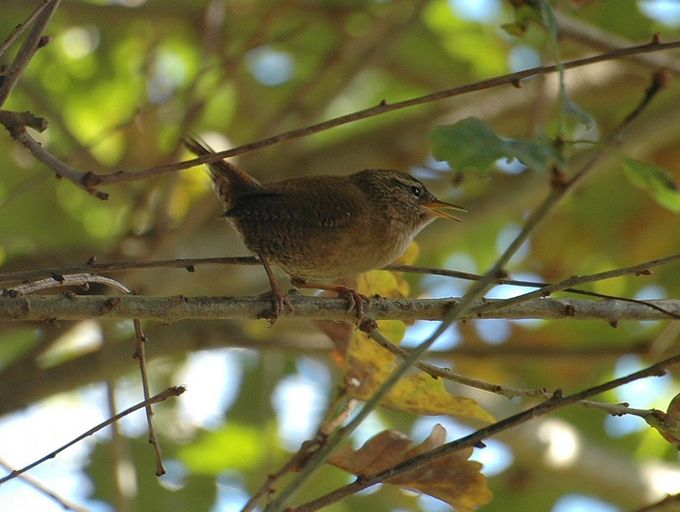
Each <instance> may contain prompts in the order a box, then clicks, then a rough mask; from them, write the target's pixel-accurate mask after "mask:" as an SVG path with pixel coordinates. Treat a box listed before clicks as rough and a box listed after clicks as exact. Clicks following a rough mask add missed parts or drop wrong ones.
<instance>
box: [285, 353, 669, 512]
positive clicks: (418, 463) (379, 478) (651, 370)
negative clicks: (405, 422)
mask: <svg viewBox="0 0 680 512" xmlns="http://www.w3.org/2000/svg"><path fill="white" fill-rule="evenodd" d="M678 363H680V354H677V355H675V356H672V357H669V358H667V359H664V360H663V361H660V362H658V363H656V364H653V365H651V366H649V367H647V368H645V369H643V370H640V371H637V372H634V373H631V374H629V375H626V376H624V377H620V378H618V379H613V380H610V381H609V382H605V383H604V384H599V385H597V386H593V387H591V388H588V389H585V390H583V391H580V392H578V393H573V394H571V395H567V396H562V394H561V392H560V391H556V392H555V394H554V395H553V396H552V397H551V398H550V399H548V400H546V401H545V402H542V403H540V404H539V405H537V406H535V407H532V408H530V409H527V410H525V411H522V412H520V413H518V414H515V415H513V416H510V417H508V418H505V419H504V420H501V421H499V422H497V423H494V424H492V425H489V426H488V427H485V428H482V429H479V430H477V431H476V432H473V433H472V434H469V435H467V436H464V437H461V438H459V439H456V440H455V441H451V442H449V443H446V444H444V445H442V446H440V447H438V448H436V449H434V450H432V451H429V452H426V453H423V454H422V455H419V456H417V457H413V458H412V459H409V460H406V461H404V462H402V463H400V464H397V465H396V466H394V467H393V468H390V469H387V470H385V471H381V472H380V473H378V474H376V475H372V476H369V477H363V478H360V479H357V480H355V481H354V482H353V483H351V484H349V485H346V486H344V487H340V488H339V489H336V490H335V491H333V492H331V493H329V494H326V495H325V496H322V497H320V498H318V499H315V500H313V501H310V502H308V503H305V504H304V505H302V506H299V507H295V508H289V509H288V510H289V511H290V512H313V511H315V510H319V509H320V508H323V507H325V506H328V505H330V504H331V503H335V502H337V501H339V500H341V499H343V498H345V497H347V496H350V495H352V494H355V493H357V492H359V491H361V490H363V489H366V488H368V487H371V486H373V485H375V484H378V483H381V482H384V481H386V480H388V479H390V478H393V477H396V476H398V475H403V474H404V473H406V472H408V471H412V470H414V469H416V468H419V467H422V466H424V465H426V464H428V463H430V462H432V461H433V460H435V459H438V458H440V457H443V456H446V455H449V454H451V453H453V452H454V451H457V450H461V449H463V448H473V447H475V446H479V445H480V443H482V442H483V441H484V439H487V438H489V437H491V436H494V435H496V434H498V433H500V432H503V431H505V430H508V429H510V428H512V427H515V426H517V425H520V424H522V423H525V422H527V421H530V420H531V419H533V418H537V417H539V416H543V415H545V414H548V413H549V412H552V411H554V410H556V409H559V408H562V407H565V406H567V405H572V404H575V403H578V402H581V401H583V400H585V399H587V398H590V397H592V396H595V395H599V394H601V393H604V392H605V391H609V390H611V389H615V388H617V387H620V386H623V385H624V384H627V383H629V382H633V381H635V380H639V379H642V378H645V377H652V376H661V375H664V374H665V373H666V372H665V369H666V368H668V367H669V366H672V365H675V364H678Z"/></svg>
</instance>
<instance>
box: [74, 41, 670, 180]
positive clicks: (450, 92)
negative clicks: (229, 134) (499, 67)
mask: <svg viewBox="0 0 680 512" xmlns="http://www.w3.org/2000/svg"><path fill="white" fill-rule="evenodd" d="M673 48H680V41H671V42H669V43H662V42H660V41H659V38H658V37H657V36H655V37H654V38H653V40H652V41H651V42H650V43H647V44H642V45H638V46H631V47H629V48H621V49H618V50H612V51H610V52H607V53H603V54H600V55H594V56H592V57H586V58H583V59H577V60H573V61H569V62H565V63H563V64H561V68H563V69H572V68H576V67H580V66H587V65H590V64H595V63H598V62H603V61H607V60H613V59H618V58H622V57H628V56H630V55H636V54H640V53H649V52H656V51H662V50H670V49H673ZM558 69H560V66H558V65H551V66H538V67H535V68H531V69H527V70H524V71H519V72H516V73H510V74H507V75H503V76H498V77H494V78H489V79H486V80H481V81H479V82H474V83H471V84H466V85H462V86H459V87H454V88H451V89H446V90H443V91H438V92H434V93H431V94H426V95H424V96H418V97H416V98H411V99H408V100H404V101H398V102H394V103H388V102H387V101H382V102H381V103H380V104H379V105H376V106H374V107H369V108H366V109H363V110H358V111H356V112H352V113H350V114H345V115H342V116H339V117H336V118H333V119H329V120H327V121H323V122H321V123H317V124H314V125H310V126H305V127H302V128H297V129H294V130H290V131H287V132H283V133H280V134H278V135H274V136H272V137H269V138H266V139H262V140H259V141H256V142H251V143H248V144H244V145H241V146H238V147H236V148H232V149H228V150H225V151H218V152H215V153H212V154H209V155H204V156H201V157H198V158H194V159H192V160H187V161H184V162H176V163H172V164H166V165H160V166H156V167H151V168H148V169H144V170H141V171H124V170H121V171H118V172H115V173H113V174H106V175H99V174H94V173H87V175H86V176H84V177H83V179H82V180H81V181H82V182H83V183H85V184H87V185H88V186H91V187H96V186H98V185H102V184H107V183H120V182H128V181H137V180H142V179H148V178H151V177H154V176H159V175H162V174H167V173H170V172H177V171H180V170H183V169H188V168H190V167H195V166H197V165H200V164H204V163H209V162H216V161H218V160H222V159H223V158H226V157H230V156H235V155H239V154H241V153H246V152H250V151H255V150H258V149H263V148H266V147H269V146H272V145H274V144H278V143H280V142H285V141H289V140H293V139H297V138H300V137H307V136H309V135H312V134H315V133H319V132H322V131H325V130H329V129H331V128H335V127H336V126H340V125H343V124H347V123H352V122H355V121H359V120H362V119H367V118H369V117H373V116H377V115H381V114H385V113H388V112H393V111H395V110H401V109H405V108H410V107H414V106H417V105H423V104H426V103H431V102H434V101H440V100H443V99H446V98H451V97H454V96H460V95H462V94H467V93H470V92H474V91H480V90H484V89H490V88H493V87H498V86H501V85H508V84H512V85H517V84H518V83H519V82H520V81H521V80H524V79H526V78H530V77H533V76H537V75H542V74H546V73H553V72H555V71H558Z"/></svg>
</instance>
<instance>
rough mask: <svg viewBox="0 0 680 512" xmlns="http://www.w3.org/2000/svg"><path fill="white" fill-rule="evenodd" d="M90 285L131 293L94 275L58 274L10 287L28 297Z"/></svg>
mask: <svg viewBox="0 0 680 512" xmlns="http://www.w3.org/2000/svg"><path fill="white" fill-rule="evenodd" d="M92 283H98V284H104V285H106V286H111V287H112V288H116V289H118V290H120V291H122V292H124V293H132V291H131V290H130V289H129V288H127V287H126V286H125V285H124V284H122V283H120V282H119V281H116V280H115V279H111V278H110V277H105V276H97V275H94V274H87V273H83V274H63V275H62V274H59V275H55V276H54V277H48V278H46V279H39V280H38V281H29V282H27V283H25V284H20V285H17V286H14V287H12V292H15V293H17V294H19V295H29V294H31V293H35V292H37V291H40V290H46V289H49V288H60V287H65V286H81V287H87V286H89V285H90V284H92Z"/></svg>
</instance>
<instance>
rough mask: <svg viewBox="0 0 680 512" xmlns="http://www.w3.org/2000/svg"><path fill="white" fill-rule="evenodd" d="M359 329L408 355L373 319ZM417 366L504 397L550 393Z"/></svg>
mask: <svg viewBox="0 0 680 512" xmlns="http://www.w3.org/2000/svg"><path fill="white" fill-rule="evenodd" d="M361 330H363V331H365V332H366V334H368V335H369V336H370V337H371V338H372V339H373V340H374V341H375V342H376V343H377V344H378V345H380V346H381V347H383V348H384V349H386V350H388V351H389V352H391V353H392V354H394V355H396V356H397V357H400V358H401V359H406V358H408V357H409V352H408V351H406V350H404V349H403V348H401V347H399V346H397V345H395V344H394V343H392V342H391V341H390V340H389V339H387V337H385V336H384V335H383V334H382V333H381V332H380V330H379V329H378V328H377V324H376V323H375V322H373V321H369V322H365V323H364V324H362V326H361ZM415 366H416V367H417V368H419V369H420V370H422V371H424V372H425V373H427V374H428V375H431V376H432V377H434V378H435V379H437V378H442V379H446V380H450V381H453V382H458V383H460V384H464V385H465V386H470V387H473V388H477V389H482V390H484V391H489V392H491V393H495V394H497V395H501V396H504V397H506V398H513V397H516V396H525V397H533V398H546V395H548V396H549V395H550V394H549V393H548V391H547V390H546V389H514V388H509V387H506V386H501V385H500V384H492V383H490V382H484V381H481V380H477V379H472V378H470V377H466V376H465V375H461V374H459V373H456V372H454V371H452V370H450V369H448V368H441V367H439V366H436V365H433V364H430V363H426V362H424V361H419V362H417V363H416V364H415Z"/></svg>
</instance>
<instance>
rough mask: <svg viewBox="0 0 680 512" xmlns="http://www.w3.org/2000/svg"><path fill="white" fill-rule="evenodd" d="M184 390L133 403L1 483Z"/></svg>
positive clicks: (172, 389)
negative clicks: (130, 415) (140, 410)
mask: <svg viewBox="0 0 680 512" xmlns="http://www.w3.org/2000/svg"><path fill="white" fill-rule="evenodd" d="M184 391H186V388H185V387H184V386H172V387H169V388H167V389H166V390H165V391H161V392H160V393H158V394H157V395H154V396H152V397H150V398H149V399H148V400H143V401H141V402H139V403H137V404H135V405H133V406H132V407H129V408H127V409H125V410H124V411H122V412H119V413H118V414H116V415H115V416H112V417H111V418H109V419H107V420H106V421H103V422H101V423H100V424H99V425H97V426H95V427H93V428H91V429H90V430H88V431H87V432H85V433H84V434H81V435H79V436H78V437H76V438H75V439H73V440H71V441H69V442H68V443H66V444H65V445H63V446H61V447H60V448H57V449H56V450H54V451H52V452H50V453H48V454H47V455H45V456H44V457H42V458H40V459H38V460H36V461H35V462H31V463H30V464H29V465H27V466H24V467H23V468H21V469H16V470H13V471H12V472H10V473H9V474H8V475H5V476H4V477H2V478H0V484H3V483H5V482H7V481H8V480H11V479H12V478H16V477H17V476H19V475H20V474H22V473H25V472H26V471H28V470H30V469H33V468H34V467H36V466H38V465H39V464H42V463H43V462H45V461H46V460H49V459H53V458H54V457H56V456H57V455H58V454H60V453H61V452H63V451H64V450H66V449H67V448H69V447H71V446H73V445H74V444H76V443H78V442H80V441H82V440H83V439H85V438H86V437H89V436H91V435H92V434H95V433H97V432H99V431H100V430H101V429H103V428H105V427H107V426H109V425H111V424H112V423H114V422H116V421H118V420H120V419H121V418H124V417H125V416H127V415H128V414H130V413H133V412H135V411H137V410H139V409H142V408H143V407H146V406H147V405H148V404H155V403H158V402H162V401H164V400H167V399H168V398H170V397H173V396H179V395H181V394H182V393H184Z"/></svg>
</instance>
